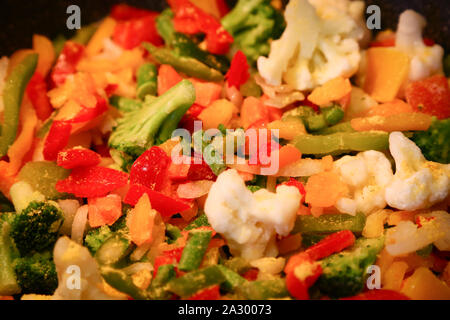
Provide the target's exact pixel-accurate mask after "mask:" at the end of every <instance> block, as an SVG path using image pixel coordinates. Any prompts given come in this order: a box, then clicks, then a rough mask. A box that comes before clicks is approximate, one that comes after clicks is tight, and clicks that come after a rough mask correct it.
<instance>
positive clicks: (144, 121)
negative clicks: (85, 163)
mask: <svg viewBox="0 0 450 320" xmlns="http://www.w3.org/2000/svg"><path fill="white" fill-rule="evenodd" d="M194 101H195V88H194V85H193V84H192V83H191V82H190V81H188V80H183V81H181V82H180V83H178V84H177V85H175V86H174V87H172V88H171V89H170V90H168V91H167V92H166V93H164V94H163V95H161V96H159V97H158V98H156V99H155V100H154V101H153V102H152V103H150V104H145V105H144V106H143V107H142V109H140V110H137V111H133V112H129V113H126V114H125V116H124V117H123V118H121V119H119V120H118V125H117V127H116V128H115V129H114V131H113V132H112V134H111V136H110V138H109V146H110V147H111V148H113V149H116V150H119V151H122V152H124V153H126V154H129V155H130V156H134V157H138V156H140V155H141V154H142V153H143V152H144V151H145V150H147V149H148V148H150V147H151V146H152V145H153V144H154V142H155V140H156V137H157V134H158V132H159V130H160V128H161V127H162V126H163V123H164V122H165V121H166V120H167V118H168V117H169V115H170V114H172V113H173V112H177V111H180V110H182V112H183V113H184V112H186V111H187V110H188V109H189V107H190V106H191V105H192V104H193V103H194ZM175 121H176V119H175V120H174V119H171V123H169V124H168V125H165V128H169V127H173V126H175V127H176V126H177V125H178V122H177V123H175Z"/></svg>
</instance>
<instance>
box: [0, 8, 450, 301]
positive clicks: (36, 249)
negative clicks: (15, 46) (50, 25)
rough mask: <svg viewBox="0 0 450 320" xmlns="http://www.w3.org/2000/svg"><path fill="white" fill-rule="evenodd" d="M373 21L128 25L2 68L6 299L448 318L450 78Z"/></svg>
mask: <svg viewBox="0 0 450 320" xmlns="http://www.w3.org/2000/svg"><path fill="white" fill-rule="evenodd" d="M364 11H365V4H364V3H363V2H362V1H349V0H340V1H331V0H290V1H289V3H288V4H287V5H286V7H283V5H282V3H281V1H269V0H249V1H247V0H239V1H237V4H236V5H235V7H234V8H229V7H228V6H227V4H226V2H225V1H223V0H215V1H202V0H169V1H168V7H167V9H165V10H164V11H162V12H153V11H149V10H146V9H140V8H135V7H131V6H128V5H125V4H121V5H116V6H114V7H113V8H112V9H111V12H110V14H109V16H107V17H106V18H104V19H103V20H101V21H99V22H97V23H93V24H91V25H88V26H85V27H83V28H82V29H80V30H78V31H77V32H76V34H75V35H74V36H73V37H72V38H70V39H66V38H65V37H63V36H58V37H57V38H56V39H55V40H54V41H53V42H52V41H50V40H49V39H48V38H47V37H45V36H42V35H35V36H34V37H33V46H32V48H31V49H23V50H19V51H17V52H15V53H14V54H13V55H12V56H11V57H3V58H1V59H0V98H1V99H0V116H1V117H0V118H1V119H2V121H1V127H0V157H1V159H0V298H2V299H3V298H4V299H55V300H58V299H139V300H143V299H151V300H166V299H190V300H218V299H248V300H263V299H301V300H306V299H353V300H373V299H382V300H384V299H395V300H400V299H444V300H450V264H449V258H450V255H449V252H450V215H449V213H448V206H449V204H450V202H449V189H450V154H449V142H448V141H449V139H450V89H449V79H448V78H446V76H448V66H449V59H450V58H449V56H448V55H447V56H445V54H444V50H443V49H442V47H441V46H439V45H438V44H435V43H434V42H433V41H432V40H430V39H424V38H423V37H422V31H423V29H424V27H425V19H424V17H422V16H421V15H419V14H418V13H416V12H414V11H412V10H407V11H405V12H403V13H402V14H401V15H400V17H399V22H398V27H397V30H395V31H394V30H385V31H382V32H379V33H378V34H377V35H376V36H375V37H374V38H373V36H372V34H371V33H370V32H369V30H367V29H366V26H365V22H364V21H363V17H364ZM444 56H445V57H444ZM445 72H447V73H445ZM269 169H271V170H269ZM74 275H78V277H79V279H78V280H75V282H74V280H73V279H74V278H73V277H74ZM77 283H78V284H79V286H76V284H77ZM69 284H73V285H72V286H71V285H69Z"/></svg>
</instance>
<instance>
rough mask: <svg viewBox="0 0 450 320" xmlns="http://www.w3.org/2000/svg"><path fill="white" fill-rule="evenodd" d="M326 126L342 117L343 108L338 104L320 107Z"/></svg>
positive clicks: (331, 124) (333, 123) (335, 122)
mask: <svg viewBox="0 0 450 320" xmlns="http://www.w3.org/2000/svg"><path fill="white" fill-rule="evenodd" d="M321 111H322V114H323V115H324V117H325V121H326V123H327V125H328V126H333V125H335V124H337V123H339V122H340V121H341V120H342V119H343V118H344V110H342V108H341V107H340V106H337V105H335V106H332V107H326V108H322V109H321Z"/></svg>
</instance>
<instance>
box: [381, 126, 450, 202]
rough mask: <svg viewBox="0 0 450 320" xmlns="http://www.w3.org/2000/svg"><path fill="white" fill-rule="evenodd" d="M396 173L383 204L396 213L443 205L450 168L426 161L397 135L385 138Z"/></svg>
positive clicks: (410, 143)
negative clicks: (387, 140) (385, 203)
mask: <svg viewBox="0 0 450 320" xmlns="http://www.w3.org/2000/svg"><path fill="white" fill-rule="evenodd" d="M389 149H390V151H391V154H392V156H393V157H394V160H395V167H396V172H395V175H394V179H392V181H391V183H390V184H389V186H387V188H386V193H385V197H386V202H387V203H388V204H389V205H390V206H391V207H393V208H396V209H400V210H418V209H424V208H428V207H430V206H432V205H433V204H435V203H438V202H440V201H443V200H444V199H445V198H446V197H447V195H448V190H449V184H450V165H449V164H446V165H445V164H440V163H437V162H432V161H427V160H426V159H425V158H424V156H423V155H422V152H421V151H420V149H419V147H417V146H416V145H415V144H414V142H412V141H411V140H409V139H408V138H406V137H405V136H404V135H403V133H401V132H392V133H391V134H390V136H389Z"/></svg>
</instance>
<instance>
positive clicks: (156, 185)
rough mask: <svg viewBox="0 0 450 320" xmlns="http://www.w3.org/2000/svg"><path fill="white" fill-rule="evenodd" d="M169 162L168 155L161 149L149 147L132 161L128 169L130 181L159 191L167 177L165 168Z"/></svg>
mask: <svg viewBox="0 0 450 320" xmlns="http://www.w3.org/2000/svg"><path fill="white" fill-rule="evenodd" d="M170 162H171V161H170V158H169V156H168V155H167V154H166V153H165V151H164V150H163V149H161V148H160V147H152V148H150V149H149V150H147V151H145V152H144V153H143V154H142V155H141V156H140V157H139V158H137V159H136V161H135V162H134V163H133V165H132V167H131V170H130V183H131V184H140V185H143V186H145V187H147V188H149V189H151V190H156V191H161V189H162V188H163V187H164V183H165V182H166V181H167V178H168V176H167V170H168V167H169V165H170Z"/></svg>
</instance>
